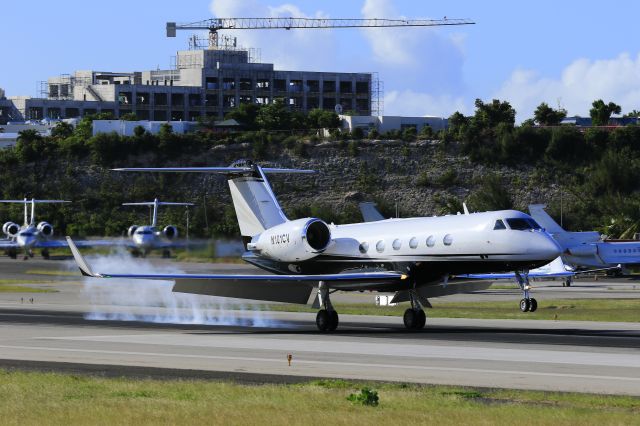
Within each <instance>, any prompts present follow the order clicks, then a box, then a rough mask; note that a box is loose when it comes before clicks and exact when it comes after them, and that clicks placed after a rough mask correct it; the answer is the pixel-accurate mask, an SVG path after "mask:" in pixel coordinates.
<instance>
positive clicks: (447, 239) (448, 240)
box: [442, 234, 453, 246]
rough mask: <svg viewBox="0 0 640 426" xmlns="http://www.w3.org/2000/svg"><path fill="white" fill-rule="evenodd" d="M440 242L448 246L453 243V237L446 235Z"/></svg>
mask: <svg viewBox="0 0 640 426" xmlns="http://www.w3.org/2000/svg"><path fill="white" fill-rule="evenodd" d="M442 242H443V243H444V245H445V246H450V245H451V243H452V242H453V237H452V236H451V235H450V234H447V235H445V236H444V238H443V239H442Z"/></svg>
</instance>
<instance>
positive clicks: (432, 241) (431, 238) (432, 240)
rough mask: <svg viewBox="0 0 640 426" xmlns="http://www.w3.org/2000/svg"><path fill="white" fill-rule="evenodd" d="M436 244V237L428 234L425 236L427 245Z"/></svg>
mask: <svg viewBox="0 0 640 426" xmlns="http://www.w3.org/2000/svg"><path fill="white" fill-rule="evenodd" d="M435 245H436V237H434V236H433V235H429V238H427V247H433V246H435Z"/></svg>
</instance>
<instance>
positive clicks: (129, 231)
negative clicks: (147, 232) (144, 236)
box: [127, 225, 138, 238]
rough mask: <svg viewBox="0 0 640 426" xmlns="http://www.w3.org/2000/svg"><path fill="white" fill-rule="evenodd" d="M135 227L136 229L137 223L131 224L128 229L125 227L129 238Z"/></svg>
mask: <svg viewBox="0 0 640 426" xmlns="http://www.w3.org/2000/svg"><path fill="white" fill-rule="evenodd" d="M136 229H138V225H131V226H130V227H129V229H127V235H128V236H129V238H131V237H133V234H135V232H136Z"/></svg>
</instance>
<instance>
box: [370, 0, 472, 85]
mask: <svg viewBox="0 0 640 426" xmlns="http://www.w3.org/2000/svg"><path fill="white" fill-rule="evenodd" d="M361 13H362V16H363V17H364V18H380V17H385V18H398V19H402V18H406V17H405V16H401V15H400V14H399V13H398V12H397V11H396V10H395V8H394V6H393V3H392V2H391V0H365V2H364V5H363V7H362V10H361ZM411 18H412V19H421V18H420V17H414V16H412V17H411ZM423 19H430V18H428V17H427V18H423ZM362 33H363V34H364V35H365V37H366V38H367V40H368V42H369V46H370V48H371V51H372V53H373V59H374V62H375V67H376V69H377V70H378V71H379V72H380V76H381V79H383V80H384V81H385V85H386V86H387V87H392V88H393V89H395V90H415V91H419V92H422V93H423V94H427V93H429V94H432V95H434V96H442V95H445V94H448V95H453V96H456V95H459V94H461V93H463V92H464V91H465V90H466V85H465V82H464V79H463V66H464V59H465V58H464V40H465V37H464V35H461V34H458V33H456V32H455V31H453V30H452V29H451V27H447V28H446V29H444V30H443V29H440V28H438V27H426V28H425V27H407V28H365V29H363V30H362Z"/></svg>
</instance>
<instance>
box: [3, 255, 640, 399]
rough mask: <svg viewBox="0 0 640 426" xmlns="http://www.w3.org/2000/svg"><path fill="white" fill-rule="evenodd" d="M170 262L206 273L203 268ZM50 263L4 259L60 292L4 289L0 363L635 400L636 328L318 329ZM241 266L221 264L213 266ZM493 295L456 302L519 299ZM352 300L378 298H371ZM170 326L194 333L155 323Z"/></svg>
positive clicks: (395, 324) (286, 317)
mask: <svg viewBox="0 0 640 426" xmlns="http://www.w3.org/2000/svg"><path fill="white" fill-rule="evenodd" d="M150 263H151V264H156V263H159V264H162V265H164V264H165V263H166V261H164V263H163V261H161V260H152V261H150ZM173 267H175V268H179V269H181V270H186V271H188V272H196V271H205V270H208V271H211V270H213V268H212V266H211V265H207V264H174V265H173ZM56 268H58V269H60V270H64V271H72V272H73V271H74V267H73V265H72V264H71V263H70V262H66V261H49V262H46V261H42V260H35V259H31V260H28V261H24V262H23V261H20V260H18V261H15V260H14V261H10V260H9V259H0V279H17V280H24V282H29V281H31V282H33V281H41V280H55V281H56V282H55V283H52V284H46V285H51V286H53V287H55V288H56V289H58V290H60V291H59V292H58V293H36V294H27V293H25V294H19V293H2V294H0V366H5V367H10V368H27V369H28V368H36V369H56V370H64V371H88V372H93V373H100V374H102V373H103V374H110V375H133V376H146V375H150V376H161V377H202V378H206V377H221V378H224V377H231V378H235V379H240V380H244V381H250V382H263V381H269V382H272V381H276V382H279V381H282V382H288V381H297V380H301V379H304V378H309V377H328V378H345V379H356V380H383V381H399V382H417V383H433V384H451V385H467V386H480V387H505V388H521V389H540V390H559V391H577V392H594V393H611V394H630V395H640V324H639V323H595V322H565V321H562V322H554V321H532V320H476V319H470V320H467V319H442V318H439V319H432V318H428V320H427V327H426V328H425V330H423V331H421V332H407V331H405V330H404V328H403V326H402V320H401V318H395V317H381V316H350V315H341V316H340V320H341V322H340V328H339V330H338V332H336V333H334V334H321V333H319V332H317V330H316V328H315V323H314V320H315V315H314V314H307V313H286V312H262V311H257V310H256V308H257V307H256V305H252V304H248V303H247V304H245V305H243V308H242V309H241V310H237V309H231V308H229V307H228V305H226V304H225V302H224V301H221V300H220V299H215V298H206V297H198V296H193V297H191V296H187V297H184V298H179V299H173V297H174V296H173V295H172V294H170V292H167V289H168V288H169V287H167V286H166V285H165V286H162V285H161V286H160V288H159V289H158V288H151V287H146V288H144V289H142V290H140V289H139V287H138V288H137V289H135V290H132V289H131V287H130V286H128V285H127V284H126V283H124V284H122V286H123V287H122V288H120V289H117V288H118V285H116V286H114V288H116V290H115V292H113V291H112V289H108V290H105V289H104V288H103V287H101V286H96V285H94V284H91V283H89V282H84V281H83V280H82V279H81V277H80V276H72V275H63V276H48V275H44V274H37V273H34V272H35V271H40V272H43V271H45V270H48V271H51V270H54V269H56ZM246 268H247V267H246V266H242V265H225V266H218V265H216V268H215V270H224V271H225V272H228V271H237V270H242V271H244V272H246V271H247V269H246ZM58 279H60V280H58ZM635 286H636V284H635V281H633V280H626V279H623V280H606V281H599V282H596V283H591V284H588V283H587V282H586V281H584V282H578V283H576V286H575V287H571V288H569V289H563V288H562V287H561V286H560V283H559V282H557V283H545V284H544V286H541V287H540V288H538V289H537V291H539V294H540V295H539V296H537V297H538V298H539V299H540V298H543V297H553V298H557V297H561V295H564V294H571V295H572V296H571V297H577V296H576V295H578V296H581V295H583V296H584V297H603V294H605V295H606V297H611V296H610V295H611V294H616V295H617V296H616V297H638V296H637V295H638V293H640V292H638V291H637V290H635V289H634V287H635ZM639 287H640V286H639ZM610 289H611V290H610ZM494 293H495V294H491V292H483V293H482V294H480V295H473V296H469V295H465V296H464V297H466V298H474V300H475V299H476V298H479V299H478V300H490V299H489V298H491V297H493V298H496V297H498V298H511V299H513V300H514V303H515V301H517V299H518V297H519V296H518V294H517V292H514V291H511V290H500V291H497V292H495V291H494ZM31 297H33V298H34V303H33V304H32V303H30V302H29V300H28V299H29V298H31ZM354 297H360V298H363V299H362V300H371V302H373V301H372V298H373V296H372V295H370V294H364V295H356V296H354ZM455 297H461V296H455ZM21 299H22V300H21ZM494 300H497V299H494ZM236 307H237V306H235V305H234V308H236ZM514 309H517V306H516V305H515V304H514ZM98 318H99V319H98ZM142 320H144V321H142ZM150 321H156V322H150ZM172 321H182V322H191V323H192V324H172V323H161V322H172ZM288 354H291V355H292V357H293V360H292V364H291V366H289V365H288V364H287V360H286V358H287V355H288Z"/></svg>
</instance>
